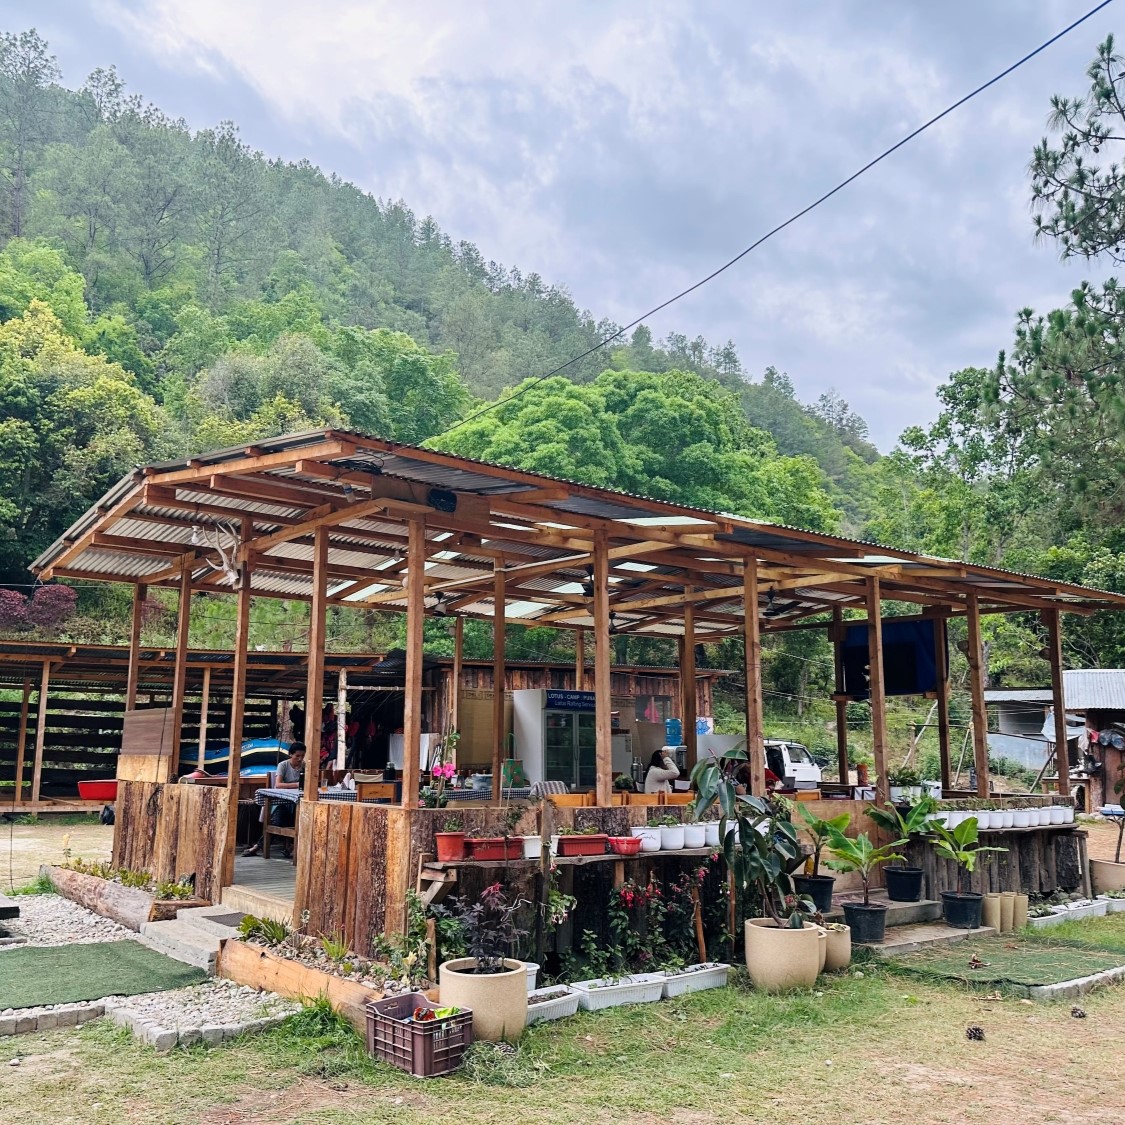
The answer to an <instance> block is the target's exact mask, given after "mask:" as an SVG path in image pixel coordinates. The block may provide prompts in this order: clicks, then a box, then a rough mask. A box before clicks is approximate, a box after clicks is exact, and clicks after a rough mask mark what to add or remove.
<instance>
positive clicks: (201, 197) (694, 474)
mask: <svg viewBox="0 0 1125 1125" xmlns="http://www.w3.org/2000/svg"><path fill="white" fill-rule="evenodd" d="M1089 78H1090V90H1089V92H1088V93H1087V94H1086V95H1084V96H1082V97H1080V98H1061V97H1060V98H1056V99H1055V100H1054V103H1053V105H1054V114H1053V117H1052V121H1051V129H1052V134H1051V137H1050V138H1048V139H1045V140H1044V141H1043V142H1042V144H1041V145H1039V146H1037V147H1036V149H1035V152H1034V154H1033V158H1032V164H1031V180H1032V198H1033V203H1034V205H1035V208H1036V216H1037V218H1036V221H1037V225H1038V230H1039V231H1040V233H1041V235H1042V237H1043V238H1044V239H1048V240H1054V241H1055V242H1056V243H1057V244H1058V246H1059V248H1060V251H1061V253H1062V254H1063V255H1065V256H1074V255H1078V256H1085V257H1087V258H1091V259H1094V258H1098V257H1103V256H1104V257H1108V258H1109V259H1110V260H1111V261H1114V262H1117V261H1121V260H1123V259H1125V229H1123V224H1125V218H1123V216H1125V206H1123V204H1125V179H1123V175H1122V173H1121V171H1120V169H1119V168H1118V166H1117V165H1115V164H1111V163H1109V162H1108V161H1107V162H1105V163H1104V165H1103V163H1102V162H1101V158H1100V156H1099V153H1100V152H1101V150H1102V146H1103V145H1112V144H1113V143H1114V138H1115V137H1117V136H1119V135H1121V129H1122V127H1125V110H1123V109H1122V106H1123V105H1125V70H1123V63H1122V60H1121V59H1120V58H1119V57H1118V56H1117V54H1116V53H1115V50H1114V47H1113V42H1112V40H1110V41H1107V43H1106V44H1105V45H1103V47H1101V48H1100V49H1099V52H1098V57H1097V59H1096V60H1095V62H1094V64H1093V66H1092V67H1091V69H1090V72H1089ZM0 173H2V176H0V579H2V580H5V581H7V582H9V583H12V584H20V583H25V582H27V575H26V571H25V569H24V568H25V567H26V565H27V563H28V562H29V561H30V559H31V558H33V557H34V556H35V554H37V553H38V552H39V551H40V550H41V549H42V548H43V547H44V546H45V545H46V544H47V543H49V542H50V540H51V539H52V538H54V537H55V536H56V535H58V534H59V533H60V531H61V530H62V529H63V528H64V527H65V526H66V525H67V523H68V522H69V521H70V520H72V519H73V518H74V517H75V516H76V515H77V514H78V513H79V512H81V511H82V510H84V509H85V508H86V507H88V506H89V504H90V503H91V502H92V501H94V500H95V499H96V498H97V497H98V496H99V495H100V494H101V492H102V491H104V489H105V488H106V487H107V486H108V485H109V484H111V483H112V482H113V481H114V480H116V479H117V478H118V477H119V476H120V475H121V474H122V473H124V472H125V471H127V470H128V469H129V468H130V467H132V466H133V465H135V464H137V463H139V462H144V461H147V460H152V459H157V458H163V457H172V456H176V455H182V454H185V453H188V452H192V451H198V450H203V449H208V448H215V447H220V446H224V445H232V444H241V443H245V442H248V441H251V440H253V439H255V438H259V437H263V436H270V435H275V434H280V433H284V432H287V431H293V430H300V429H304V428H310V427H316V426H322V425H340V426H350V427H353V428H355V429H359V430H364V431H368V432H372V433H378V434H383V435H387V436H390V437H393V438H396V439H399V440H403V441H409V442H422V441H426V440H431V441H434V442H436V444H438V445H440V446H441V447H442V448H447V449H450V450H453V451H456V452H461V453H465V454H469V455H472V456H477V457H483V458H487V459H489V460H495V461H499V462H504V463H509V464H514V465H520V466H524V467H528V468H532V469H537V470H540V471H542V472H546V473H549V474H553V475H558V476H562V477H567V478H572V479H575V480H581V481H586V482H590V483H594V484H599V485H607V486H611V487H617V488H622V489H626V490H630V491H635V492H640V493H645V494H648V495H653V496H657V497H661V498H664V499H668V500H672V501H676V502H681V503H684V504H689V505H697V506H700V507H704V508H710V509H715V510H720V511H732V512H738V513H742V514H746V515H751V516H757V517H761V518H766V519H773V520H778V521H783V522H787V523H793V524H798V525H801V526H805V527H810V528H817V529H824V530H842V531H845V532H848V533H851V534H855V535H860V536H865V537H868V538H872V539H875V540H879V541H885V542H888V543H893V544H897V545H901V546H904V547H909V548H912V549H918V550H923V551H928V552H932V553H936V554H939V555H944V556H948V557H951V558H957V559H966V560H972V561H977V562H983V563H990V564H995V565H1002V566H1011V567H1014V568H1016V569H1021V570H1028V571H1035V572H1040V573H1045V574H1048V575H1052V576H1056V577H1058V578H1060V579H1067V580H1074V581H1081V582H1089V583H1091V584H1093V585H1097V586H1103V587H1106V588H1111V589H1125V539H1123V537H1122V535H1121V532H1120V531H1119V526H1120V522H1121V521H1120V516H1121V514H1122V510H1123V508H1125V503H1123V501H1122V499H1121V490H1120V485H1119V482H1120V480H1121V476H1122V472H1123V470H1125V445H1123V440H1122V437H1121V433H1122V427H1121V423H1122V421H1123V419H1125V406H1123V405H1122V404H1123V403H1125V393H1123V391H1125V386H1123V384H1122V378H1123V372H1125V351H1123V348H1125V345H1123V343H1122V340H1123V339H1125V332H1123V326H1125V299H1122V297H1121V292H1120V291H1119V289H1118V286H1117V283H1116V282H1115V281H1113V280H1110V281H1109V282H1106V283H1104V284H1102V285H1100V286H1091V285H1087V286H1083V287H1081V288H1080V289H1078V290H1077V291H1076V292H1075V293H1074V294H1073V295H1072V298H1071V300H1070V303H1069V304H1068V305H1067V306H1065V307H1064V308H1061V309H1057V310H1055V311H1053V312H1050V313H1048V314H1046V315H1045V316H1037V315H1036V314H1034V313H1033V312H1032V311H1031V310H1024V311H1023V312H1022V313H1020V314H1019V316H1018V318H1017V323H1016V329H1015V338H1014V342H1013V345H1012V347H1011V348H1009V349H1007V350H1006V351H1005V352H1004V353H1002V354H1001V356H1000V359H999V361H998V363H997V364H996V366H995V367H993V368H983V367H969V368H966V369H965V370H962V371H959V372H957V373H955V374H954V375H952V376H951V378H950V380H949V382H948V383H947V384H946V385H945V386H943V387H942V388H940V390H939V392H938V394H939V398H940V401H941V406H942V412H941V415H940V417H939V419H938V421H937V422H936V423H934V424H933V425H932V426H929V427H926V428H921V427H915V428H911V429H909V430H907V431H906V433H904V434H903V436H902V439H901V441H900V443H899V445H898V447H897V448H896V449H895V450H894V451H893V452H892V453H891V454H890V455H888V456H886V457H883V458H880V457H879V455H878V453H877V451H876V450H875V448H874V447H873V446H872V445H871V443H870V442H869V440H868V435H867V428H866V426H865V424H864V422H863V420H862V419H861V418H859V417H858V416H856V415H855V414H854V413H853V412H852V411H851V410H850V409H849V408H848V405H847V403H846V402H844V401H843V400H842V399H841V398H840V397H839V396H837V395H835V394H834V393H829V394H826V395H823V396H821V398H820V399H819V400H818V401H817V402H816V403H815V404H813V405H805V404H802V403H801V402H800V401H799V400H798V398H797V396H796V393H795V390H794V387H793V384H792V382H791V381H790V379H789V378H788V377H787V376H786V375H784V374H783V373H780V372H778V371H777V370H775V369H773V368H768V369H767V370H766V371H765V373H764V374H763V376H762V377H761V378H760V379H753V378H751V377H749V375H748V374H747V373H746V372H745V371H744V370H743V368H742V364H741V361H740V359H739V357H738V354H737V352H736V350H735V348H734V347H733V345H732V344H730V343H728V344H726V345H723V346H721V347H712V346H710V345H708V344H707V342H706V341H704V340H703V339H701V338H696V339H694V340H689V339H687V338H686V337H684V336H681V335H677V334H675V333H673V334H671V335H669V336H668V337H667V338H666V339H664V340H663V341H660V342H655V341H654V340H653V338H652V335H651V333H650V332H649V330H648V329H647V328H645V327H643V326H642V327H640V328H638V329H636V330H635V331H634V332H633V333H632V335H631V336H630V337H628V338H625V337H624V336H623V335H618V330H617V326H616V325H614V324H611V323H610V322H608V321H604V320H598V319H596V318H595V316H594V315H592V314H591V313H589V312H587V311H584V310H580V309H579V308H577V307H576V306H575V304H574V302H573V301H572V300H571V298H570V296H569V295H568V294H567V293H566V291H565V290H564V289H563V288H561V287H559V286H553V285H550V284H548V283H547V282H545V281H544V280H543V279H542V278H541V277H540V276H538V275H537V274H535V273H529V274H524V273H522V272H520V271H519V270H515V269H506V268H504V267H502V266H500V265H498V264H497V263H495V262H487V261H485V260H484V259H483V257H482V256H481V254H480V252H479V251H478V250H477V248H476V247H474V246H473V245H471V244H469V243H466V242H456V241H454V240H453V239H452V238H451V237H450V236H449V235H447V234H445V233H444V232H442V231H441V230H440V229H439V228H438V227H437V225H436V223H434V221H433V220H432V219H430V218H428V217H427V218H423V217H419V216H417V215H415V214H413V213H412V212H411V211H410V210H409V208H408V207H407V206H406V204H404V203H403V202H399V201H387V200H380V199H376V198H374V197H372V196H371V195H369V194H366V193H364V192H363V191H361V190H360V189H358V188H357V187H355V186H354V185H351V184H348V183H345V182H343V181H341V180H339V179H337V178H336V177H334V176H331V175H325V174H324V173H322V172H321V171H320V170H319V169H317V168H315V167H313V166H311V165H310V164H308V163H306V162H302V163H297V164H293V163H285V162H282V161H277V160H269V159H266V158H265V157H264V156H263V155H262V154H261V153H258V152H255V151H253V150H252V149H251V148H249V147H248V146H247V145H246V144H245V143H244V142H243V141H242V140H241V139H240V137H239V134H238V130H237V128H236V127H235V126H234V125H233V124H231V123H229V122H224V123H222V124H220V125H219V126H217V127H216V128H213V129H205V130H201V131H199V132H196V133H192V132H191V131H190V130H189V129H188V128H187V126H186V125H185V124H184V122H182V121H178V120H174V119H171V118H169V117H168V116H166V115H165V114H164V113H162V112H161V111H160V110H158V109H157V108H155V107H153V106H151V105H147V104H145V103H144V102H143V100H142V99H141V98H139V97H136V96H133V95H130V94H129V93H127V91H126V89H125V86H124V83H123V82H122V81H121V79H120V78H119V77H118V75H117V74H116V72H115V71H114V70H113V68H110V69H108V70H97V71H95V72H94V73H93V74H91V75H90V76H89V78H88V79H87V80H86V82H85V83H84V84H83V85H82V86H81V88H80V89H78V90H71V89H67V88H66V87H64V86H63V85H62V84H61V76H60V74H59V72H58V68H57V66H56V65H55V62H54V60H53V58H52V57H51V56H50V53H49V50H48V48H47V45H46V44H45V43H43V42H42V40H40V39H39V37H38V36H37V35H36V34H35V33H34V32H26V33H23V34H19V35H6V36H3V37H2V38H0ZM601 340H608V343H607V344H606V346H604V347H602V348H600V349H599V350H597V351H594V352H593V353H592V354H590V355H588V356H586V357H585V358H583V359H581V360H578V361H576V362H574V363H572V364H569V365H567V366H566V367H565V369H564V370H563V371H562V372H560V373H559V374H558V375H556V376H555V377H553V378H549V379H546V380H543V381H541V382H538V383H536V382H534V379H535V378H536V377H537V376H540V375H542V374H544V373H545V372H548V371H551V370H553V369H554V368H556V367H558V366H559V365H560V364H564V363H566V361H567V360H569V359H570V358H571V357H572V356H575V355H578V354H580V353H583V352H585V351H587V350H588V349H590V348H591V347H592V346H593V345H595V344H597V343H598V342H599V341H601ZM493 402H495V403H496V405H495V407H494V408H492V409H488V410H487V411H484V412H483V413H482V409H483V407H484V406H485V405H487V404H491V403H493ZM462 422H463V424H458V423H462ZM455 424H456V425H455ZM95 598H96V599H98V601H97V605H96V607H95V606H94V604H93V603H94V599H95ZM83 599H84V605H85V608H87V609H93V608H96V610H97V614H96V615H93V616H96V619H97V620H98V621H99V625H98V626H97V628H98V629H104V633H99V634H98V635H97V637H96V639H105V640H111V639H119V634H118V633H116V632H115V630H116V628H117V627H116V625H114V624H113V622H115V621H118V622H119V621H120V619H121V616H122V610H123V608H124V607H123V605H122V603H121V601H120V600H119V599H118V598H117V597H116V596H115V595H114V594H111V593H109V594H96V593H94V592H91V591H86V592H84V593H83ZM154 612H158V611H154ZM230 612H231V611H230V607H228V606H227V605H226V604H225V602H224V601H223V600H222V599H218V598H215V599H205V600H204V608H203V609H202V610H201V611H200V622H199V628H198V630H197V631H196V632H197V633H198V636H196V632H193V637H195V639H196V640H198V641H200V642H202V643H223V641H224V640H225V639H226V634H227V632H228V631H229V628H230ZM303 612H304V611H303V609H302V607H300V606H287V605H286V604H285V603H278V604H277V605H275V606H269V607H265V606H263V607H261V608H260V609H259V610H257V611H256V627H258V628H259V629H260V630H261V632H262V636H261V638H260V639H261V641H262V643H292V644H297V645H299V644H300V643H301V642H302V638H303V633H302V630H303V629H304V628H305V626H304V624H303ZM333 626H334V628H335V629H336V630H337V632H336V637H337V641H338V643H343V644H345V645H349V644H354V645H356V646H357V647H358V646H363V645H373V644H376V643H385V642H393V640H394V635H395V630H396V629H397V628H398V626H397V625H396V624H394V623H392V622H390V621H385V620H380V619H378V617H377V615H372V614H367V615H363V614H361V613H360V612H359V611H344V610H340V611H334V617H333ZM152 628H153V629H154V630H156V631H159V630H160V628H161V624H160V621H159V620H154V622H153V624H152ZM511 633H512V635H511V636H510V637H509V646H510V647H509V651H511V652H513V654H514V655H516V654H519V655H523V654H526V655H531V654H543V655H547V654H550V655H555V656H559V657H560V658H562V657H564V656H565V655H566V654H567V653H568V652H569V651H570V641H569V638H568V637H566V636H565V634H563V635H560V634H559V633H556V632H553V631H550V630H544V629H528V630H523V629H519V628H513V629H512V631H511ZM427 637H428V641H429V643H430V645H431V647H432V648H433V649H434V650H435V651H440V650H441V649H442V648H444V647H448V639H447V637H446V635H445V631H444V627H443V625H442V624H441V623H440V622H433V623H430V625H429V626H428V633H427ZM954 639H955V640H956V639H957V638H956V637H955V638H954ZM615 643H616V644H617V646H618V650H619V652H618V655H619V657H621V658H622V659H626V658H629V659H640V658H649V657H651V658H653V659H657V658H660V659H666V658H667V657H668V655H670V654H665V653H664V652H663V650H662V649H660V644H659V642H638V641H635V640H633V639H629V638H620V637H619V638H615ZM490 644H491V641H490V637H489V634H488V630H487V628H484V627H474V629H473V630H472V632H471V635H470V636H469V637H468V650H469V652H470V654H475V655H486V654H487V651H488V648H489V646H490ZM988 645H989V663H990V670H991V673H992V675H993V677H994V679H997V680H1001V681H1006V682H1009V683H1017V682H1035V681H1038V680H1041V679H1042V678H1043V677H1044V674H1045V665H1044V663H1043V660H1042V658H1041V655H1040V649H1041V647H1042V641H1041V639H1040V626H1039V624H1038V622H1037V621H1036V620H1035V619H1034V618H1032V617H1030V615H1029V616H1027V617H1023V618H1020V617H1017V618H1008V619H992V620H991V621H990V623H989V632H988ZM654 646H655V647H654ZM728 649H729V651H727V650H728ZM650 650H651V651H650ZM826 657H827V653H826V651H825V649H824V642H823V639H822V638H818V637H815V636H812V635H810V634H790V635H788V636H786V637H785V638H783V639H781V640H778V641H776V642H771V647H769V648H768V650H767V653H766V660H767V686H768V690H769V691H770V692H771V693H774V695H773V698H774V701H775V702H779V701H786V705H791V706H792V707H793V708H794V709H795V711H796V712H797V713H798V717H800V716H799V713H800V712H801V711H802V710H803V709H804V706H805V703H806V701H807V700H808V699H809V698H811V697H815V696H817V695H820V694H822V692H823V690H826V688H827V685H828V681H829V680H830V677H831V668H830V666H829V663H828V662H827V659H826ZM710 658H711V660H712V662H713V663H718V664H727V665H732V664H736V663H737V661H738V658H739V654H738V653H737V651H735V648H734V647H733V646H725V647H724V648H722V649H721V650H720V651H718V652H713V653H712V654H711V657H710ZM1068 658H1069V659H1070V660H1071V661H1072V662H1073V663H1081V664H1095V665H1096V664H1101V665H1103V666H1104V665H1112V664H1120V663H1122V662H1125V631H1123V630H1122V629H1121V628H1119V627H1118V626H1117V625H1116V624H1115V622H1114V621H1113V620H1106V621H1102V620H1099V619H1092V620H1089V621H1085V622H1083V624H1082V627H1081V629H1074V628H1072V629H1071V630H1070V631H1069V634H1068ZM779 705H780V703H779Z"/></svg>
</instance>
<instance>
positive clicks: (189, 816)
mask: <svg viewBox="0 0 1125 1125" xmlns="http://www.w3.org/2000/svg"><path fill="white" fill-rule="evenodd" d="M226 822H227V790H226V789H224V788H220V787H218V786H211V785H177V784H167V785H161V784H156V783H152V782H145V781H119V782H118V784H117V803H116V819H115V823H114V829H113V863H114V866H115V867H126V868H128V869H129V870H131V871H147V872H148V873H149V874H150V875H152V876H153V878H155V879H158V880H161V881H167V882H174V881H175V880H177V879H181V878H182V877H183V876H185V875H189V874H194V875H195V892H196V894H197V895H198V896H199V897H200V898H202V899H206V900H208V901H209V902H218V901H219V898H220V894H221V888H220V885H219V878H220V873H221V871H222V850H223V845H224V843H225V838H226Z"/></svg>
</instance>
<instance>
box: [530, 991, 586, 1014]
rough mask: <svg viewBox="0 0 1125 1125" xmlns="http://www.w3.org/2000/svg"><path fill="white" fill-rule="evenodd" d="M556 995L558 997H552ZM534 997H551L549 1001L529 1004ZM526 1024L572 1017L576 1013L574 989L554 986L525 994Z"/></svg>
mask: <svg viewBox="0 0 1125 1125" xmlns="http://www.w3.org/2000/svg"><path fill="white" fill-rule="evenodd" d="M554 993H558V995H553V994H554ZM536 996H551V999H549V1000H542V1001H540V1002H539V1003H538V1004H533V1003H530V1001H531V1000H533V999H534V998H535V997H536ZM527 999H528V1001H529V1003H528V1005H527V1022H528V1023H529V1024H532V1023H543V1022H544V1021H546V1020H559V1019H563V1018H565V1017H566V1016H573V1015H574V1013H575V1012H577V1011H578V1001H579V995H578V993H577V992H575V991H574V989H572V988H569V987H567V986H566V985H565V984H555V985H552V986H551V987H550V988H537V989H536V990H535V991H534V992H529V993H528V994H527Z"/></svg>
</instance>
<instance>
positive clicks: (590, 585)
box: [582, 566, 594, 598]
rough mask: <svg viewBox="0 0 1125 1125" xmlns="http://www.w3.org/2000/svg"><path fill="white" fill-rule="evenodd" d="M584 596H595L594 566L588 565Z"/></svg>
mask: <svg viewBox="0 0 1125 1125" xmlns="http://www.w3.org/2000/svg"><path fill="white" fill-rule="evenodd" d="M582 596H583V597H584V598H592V597H593V596H594V568H593V567H592V566H588V567H586V578H585V580H584V581H583V582H582Z"/></svg>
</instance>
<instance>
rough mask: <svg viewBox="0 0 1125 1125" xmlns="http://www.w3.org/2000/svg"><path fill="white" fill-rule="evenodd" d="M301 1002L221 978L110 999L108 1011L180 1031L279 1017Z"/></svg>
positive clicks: (115, 1015)
mask: <svg viewBox="0 0 1125 1125" xmlns="http://www.w3.org/2000/svg"><path fill="white" fill-rule="evenodd" d="M300 1008H301V1005H300V1004H298V1003H297V1002H296V1001H295V1000H286V999H284V998H283V997H281V996H275V995H274V994H273V993H272V992H258V991H257V990H256V989H253V988H247V987H246V986H245V985H241V984H235V982H234V981H232V980H222V979H219V978H216V979H213V980H207V981H204V982H203V983H202V984H194V985H192V986H191V987H190V988H176V989H173V990H172V991H171V992H149V993H144V994H142V995H140V996H126V997H124V998H123V999H118V998H116V997H115V998H114V999H113V1001H112V1003H111V1002H110V1001H107V1002H106V1011H107V1014H109V1013H110V1010H111V1009H112V1014H113V1015H114V1018H117V1014H118V1013H121V1014H123V1015H126V1016H129V1017H132V1018H133V1019H142V1020H147V1021H151V1022H154V1023H156V1024H159V1025H160V1026H161V1027H166V1028H174V1029H175V1030H176V1031H178V1032H183V1031H188V1030H191V1029H193V1028H204V1027H209V1026H213V1025H218V1026H225V1027H232V1026H237V1025H240V1024H250V1023H253V1022H255V1021H257V1020H276V1019H280V1018H282V1017H284V1016H288V1015H290V1014H292V1013H293V1012H296V1011H299V1010H300Z"/></svg>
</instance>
